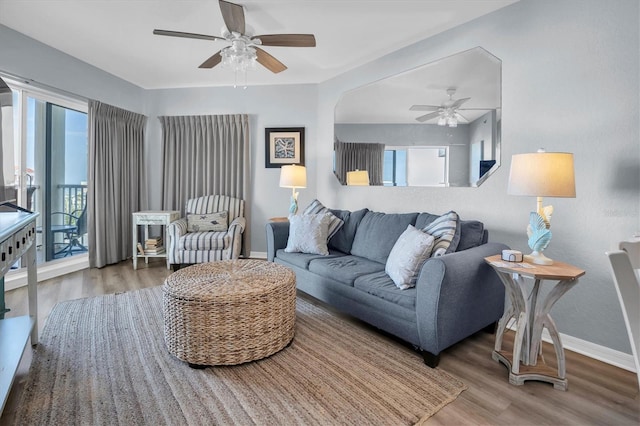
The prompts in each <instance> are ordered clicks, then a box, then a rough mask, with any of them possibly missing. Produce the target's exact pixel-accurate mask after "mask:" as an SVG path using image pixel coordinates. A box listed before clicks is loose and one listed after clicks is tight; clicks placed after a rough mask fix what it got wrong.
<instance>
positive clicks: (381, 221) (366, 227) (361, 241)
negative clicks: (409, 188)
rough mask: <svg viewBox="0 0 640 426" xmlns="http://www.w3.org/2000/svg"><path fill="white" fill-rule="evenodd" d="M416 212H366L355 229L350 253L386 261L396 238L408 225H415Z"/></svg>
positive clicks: (376, 260)
mask: <svg viewBox="0 0 640 426" xmlns="http://www.w3.org/2000/svg"><path fill="white" fill-rule="evenodd" d="M417 217H418V213H379V212H371V211H369V212H367V213H366V214H365V215H364V217H363V218H362V220H361V221H360V225H358V228H357V230H356V235H355V237H354V239H353V246H352V247H351V254H353V255H355V256H360V257H364V258H367V259H369V260H373V261H375V262H380V263H383V264H384V263H386V262H387V257H389V253H390V252H391V249H392V248H393V245H394V244H395V243H396V240H397V239H398V237H400V235H402V233H403V232H404V231H405V229H407V226H409V225H415V223H416V218H417Z"/></svg>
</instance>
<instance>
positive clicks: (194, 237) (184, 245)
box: [178, 232, 231, 250]
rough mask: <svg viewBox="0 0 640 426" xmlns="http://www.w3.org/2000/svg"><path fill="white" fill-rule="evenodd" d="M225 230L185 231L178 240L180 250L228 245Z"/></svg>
mask: <svg viewBox="0 0 640 426" xmlns="http://www.w3.org/2000/svg"><path fill="white" fill-rule="evenodd" d="M230 241H231V237H230V236H229V234H228V233H227V232H187V233H186V234H184V235H183V236H182V237H180V239H179V240H178V249H180V250H222V249H225V248H227V247H229V243H230Z"/></svg>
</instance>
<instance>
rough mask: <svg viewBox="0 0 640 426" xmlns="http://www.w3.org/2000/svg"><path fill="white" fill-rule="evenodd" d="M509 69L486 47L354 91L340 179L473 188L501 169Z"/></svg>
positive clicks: (340, 150)
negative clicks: (357, 174) (351, 175)
mask: <svg viewBox="0 0 640 426" xmlns="http://www.w3.org/2000/svg"><path fill="white" fill-rule="evenodd" d="M501 77H502V61H501V60H500V59H498V58H496V57H495V56H493V55H492V54H491V53H489V52H487V51H486V50H484V49H483V48H481V47H476V48H473V49H470V50H467V51H464V52H461V53H457V54H455V55H452V56H449V57H446V58H443V59H440V60H437V61H435V62H432V63H429V64H427V65H423V66H420V67H417V68H414V69H412V70H409V71H406V72H404V73H401V74H397V75H394V76H391V77H387V78H385V79H382V80H379V81H376V82H374V83H371V84H368V85H366V86H362V87H359V88H357V89H354V90H350V91H348V92H346V93H344V94H343V95H342V97H341V98H340V100H339V101H338V103H337V105H336V108H335V122H334V136H335V145H334V156H335V157H334V173H335V175H336V177H337V178H338V180H339V181H340V183H341V184H343V185H346V173H347V172H349V171H353V170H356V169H358V170H367V171H368V172H369V179H370V185H385V186H466V187H475V186H479V185H480V184H482V182H484V181H485V180H486V179H487V178H488V177H489V176H491V174H493V172H494V171H495V170H496V169H497V168H498V167H499V166H500V143H501V142H500V133H501V119H502V114H501V111H502V101H501V99H502V80H501Z"/></svg>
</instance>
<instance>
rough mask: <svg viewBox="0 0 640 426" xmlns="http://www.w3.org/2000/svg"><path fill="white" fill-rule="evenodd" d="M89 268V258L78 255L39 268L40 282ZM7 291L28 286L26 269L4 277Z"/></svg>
mask: <svg viewBox="0 0 640 426" xmlns="http://www.w3.org/2000/svg"><path fill="white" fill-rule="evenodd" d="M88 267H89V256H87V255H77V256H72V257H69V258H68V259H64V260H59V261H54V262H48V263H46V264H44V265H39V266H38V282H40V281H44V280H48V279H51V278H55V277H59V276H61V275H65V274H70V273H71V272H75V271H80V270H82V269H87V268H88ZM4 285H5V291H9V290H14V289H16V288H20V287H24V286H26V285H27V271H26V269H25V268H22V269H20V270H17V271H15V272H10V273H8V274H7V275H5V277H4Z"/></svg>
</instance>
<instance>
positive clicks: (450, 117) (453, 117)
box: [409, 87, 477, 127]
mask: <svg viewBox="0 0 640 426" xmlns="http://www.w3.org/2000/svg"><path fill="white" fill-rule="evenodd" d="M455 94H456V89H455V88H454V87H450V88H448V89H447V95H449V99H447V100H446V101H444V102H443V103H442V105H413V106H412V107H411V108H409V110H410V111H433V112H431V113H429V114H425V115H421V116H420V117H416V120H417V121H419V122H421V123H423V122H425V121H428V120H431V119H434V118H437V119H438V125H439V126H449V127H457V126H458V122H459V121H460V120H464V121H466V122H468V121H469V120H468V119H467V118H466V117H465V116H463V115H462V114H460V112H459V111H464V109H463V108H460V107H461V106H462V104H464V103H465V102H467V101H468V100H469V99H471V98H461V99H455V100H454V99H453V95H455ZM469 109H477V108H469Z"/></svg>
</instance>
